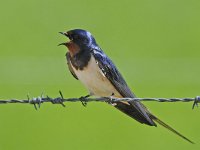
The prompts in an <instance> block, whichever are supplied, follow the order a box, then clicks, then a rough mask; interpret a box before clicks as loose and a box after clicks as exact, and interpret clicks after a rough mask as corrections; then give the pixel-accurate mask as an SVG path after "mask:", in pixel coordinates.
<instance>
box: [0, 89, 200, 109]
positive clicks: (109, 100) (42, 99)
mask: <svg viewBox="0 0 200 150" xmlns="http://www.w3.org/2000/svg"><path fill="white" fill-rule="evenodd" d="M59 94H60V97H57V98H51V97H49V96H46V97H44V95H43V94H41V96H38V97H33V98H32V99H30V97H29V95H27V99H20V100H18V99H9V100H6V99H0V104H9V103H20V104H22V103H23V104H33V105H34V107H35V109H36V110H37V109H38V108H40V106H41V104H42V103H47V102H51V103H52V104H61V105H62V106H63V107H65V104H64V102H78V101H79V102H81V103H82V105H83V106H86V105H87V102H94V101H96V102H107V103H110V104H113V103H115V102H120V101H127V102H131V101H156V102H194V103H193V105H192V109H194V107H195V106H198V103H200V96H196V97H195V98H115V97H112V96H111V97H99V98H93V97H92V98H90V97H89V95H87V96H83V97H79V98H64V97H63V94H62V92H61V91H59Z"/></svg>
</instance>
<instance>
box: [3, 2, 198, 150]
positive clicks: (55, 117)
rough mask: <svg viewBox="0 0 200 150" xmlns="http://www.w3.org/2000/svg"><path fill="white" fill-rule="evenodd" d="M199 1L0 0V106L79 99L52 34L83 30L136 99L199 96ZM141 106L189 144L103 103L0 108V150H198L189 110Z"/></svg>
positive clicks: (78, 86) (166, 105)
mask: <svg viewBox="0 0 200 150" xmlns="http://www.w3.org/2000/svg"><path fill="white" fill-rule="evenodd" d="M199 16H200V1H199V0H190V1H188V0H176V1H174V0H167V1H165V0H151V1H150V0H137V1H136V0H129V1H128V0H123V1H114V0H113V1H108V0H101V1H94V0H85V1H83V0H77V1H75V0H35V1H28V0H18V1H14V0H1V2H0V98H1V99H10V98H18V99H23V98H26V94H27V93H30V96H38V95H40V94H41V93H42V92H45V94H48V95H49V96H51V97H57V96H58V91H59V90H61V91H62V92H63V94H64V96H65V97H79V96H83V95H86V94H87V91H86V89H85V88H84V87H83V86H82V85H81V84H80V83H79V81H76V80H75V79H74V78H73V77H72V76H71V74H70V73H69V71H68V70H67V68H66V60H65V53H66V49H65V48H64V47H57V44H59V43H61V42H64V41H65V40H66V38H65V37H63V36H61V35H59V34H58V32H59V31H67V30H69V29H74V28H82V29H87V30H89V31H90V32H92V33H93V35H94V36H95V37H96V39H97V42H98V43H99V45H101V47H102V49H103V50H104V51H105V52H106V54H107V55H109V57H111V58H112V60H113V61H114V62H115V64H116V65H117V66H118V68H119V70H120V71H121V72H122V74H123V75H124V77H125V79H126V80H127V82H128V84H129V86H130V87H131V88H132V89H133V91H134V92H135V93H136V95H137V96H138V97H194V96H197V95H200V75H199V74H200V61H199V55H200V42H199V41H200V19H199ZM145 105H146V106H148V107H149V109H150V110H151V111H152V112H153V113H154V114H156V115H157V116H158V117H159V118H161V119H162V120H163V121H165V122H166V123H168V124H170V125H172V127H174V128H175V129H177V130H178V131H180V132H181V133H183V134H184V135H186V136H187V137H188V138H190V139H191V140H194V141H195V142H196V143H197V144H196V145H191V144H189V143H187V142H186V141H184V140H182V139H180V138H179V137H177V136H176V135H173V134H172V133H170V132H168V131H167V130H165V129H164V128H162V127H160V126H158V128H154V127H148V126H145V125H141V124H139V123H137V122H136V121H134V120H132V119H131V118H129V117H127V116H125V115H124V114H122V113H121V112H119V111H118V110H116V109H114V108H112V107H111V106H109V105H107V104H105V103H95V102H94V103H89V104H88V107H87V108H84V107H83V106H82V105H81V103H79V102H77V103H67V107H66V108H62V107H61V106H60V105H52V104H43V105H42V108H41V109H40V110H38V111H36V110H34V108H33V106H31V105H25V104H24V105H23V104H9V105H1V106H0V150H27V149H29V150H32V149H34V150H55V149H72V150H83V149H84V150H93V149H95V150H102V149H104V150H110V149H113V150H121V149H123V150H130V149H148V150H151V149H154V150H155V149H162V150H165V149H166V150H168V149H180V150H188V149H190V150H192V149H199V148H200V132H199V130H198V129H199V126H200V121H199V115H200V112H199V111H200V110H199V109H195V110H192V109H191V106H192V103H156V102H145Z"/></svg>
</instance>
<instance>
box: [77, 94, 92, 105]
mask: <svg viewBox="0 0 200 150" xmlns="http://www.w3.org/2000/svg"><path fill="white" fill-rule="evenodd" d="M90 96H91V94H88V95H86V96H81V97H80V98H79V99H80V101H81V103H82V105H83V106H84V107H86V106H87V101H86V98H88V97H90Z"/></svg>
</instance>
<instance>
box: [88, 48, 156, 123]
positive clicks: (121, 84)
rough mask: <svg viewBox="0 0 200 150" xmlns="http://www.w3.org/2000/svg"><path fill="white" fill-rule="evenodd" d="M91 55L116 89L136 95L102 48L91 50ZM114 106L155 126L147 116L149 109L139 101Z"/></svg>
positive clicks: (124, 95) (124, 93)
mask: <svg viewBox="0 0 200 150" xmlns="http://www.w3.org/2000/svg"><path fill="white" fill-rule="evenodd" d="M92 54H93V56H94V57H95V59H96V61H97V62H98V65H99V67H100V69H101V70H102V72H103V73H104V75H105V76H106V77H107V78H108V79H109V81H110V82H111V83H112V85H113V86H114V87H115V88H116V89H117V91H118V92H119V93H120V94H121V95H122V96H123V97H131V98H133V97H136V96H135V95H134V93H133V92H131V90H130V89H129V87H128V85H127V83H126V81H125V80H124V78H123V77H122V75H121V74H120V72H119V71H118V70H117V68H116V67H115V65H114V64H113V62H112V61H111V60H110V59H109V58H108V57H107V56H106V55H105V54H104V53H103V51H102V50H98V49H95V50H93V51H92ZM116 108H118V109H119V110H121V111H122V112H124V113H126V114H127V115H129V116H131V117H132V118H134V119H136V120H137V121H139V122H141V123H145V124H148V125H151V126H152V125H153V126H156V124H155V123H154V122H153V121H152V119H151V118H150V117H149V115H148V113H149V111H148V110H147V109H146V108H145V106H144V105H143V104H142V103H140V102H136V101H134V102H129V103H128V104H125V103H121V102H119V103H118V104H117V105H116Z"/></svg>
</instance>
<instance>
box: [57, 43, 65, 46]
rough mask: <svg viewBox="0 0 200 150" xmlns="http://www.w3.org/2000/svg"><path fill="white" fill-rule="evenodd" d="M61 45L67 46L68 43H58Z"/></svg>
mask: <svg viewBox="0 0 200 150" xmlns="http://www.w3.org/2000/svg"><path fill="white" fill-rule="evenodd" d="M60 45H65V46H66V45H67V43H60V44H58V46H60Z"/></svg>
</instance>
